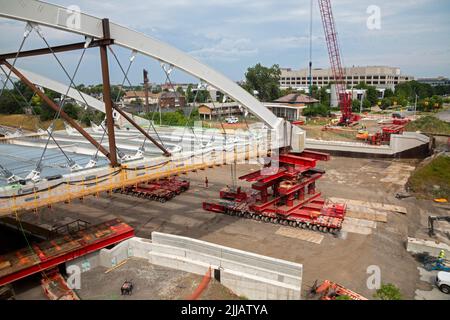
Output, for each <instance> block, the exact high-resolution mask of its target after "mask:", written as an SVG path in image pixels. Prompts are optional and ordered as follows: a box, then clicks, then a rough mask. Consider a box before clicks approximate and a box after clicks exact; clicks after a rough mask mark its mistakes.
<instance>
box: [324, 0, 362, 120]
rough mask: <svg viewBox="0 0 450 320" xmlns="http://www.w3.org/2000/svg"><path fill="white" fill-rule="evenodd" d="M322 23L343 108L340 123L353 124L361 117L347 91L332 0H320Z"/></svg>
mask: <svg viewBox="0 0 450 320" xmlns="http://www.w3.org/2000/svg"><path fill="white" fill-rule="evenodd" d="M319 7H320V13H321V16H322V24H323V29H324V32H325V39H326V40H327V47H328V56H329V58H330V64H331V70H332V72H333V77H334V83H335V86H336V94H337V98H338V101H339V105H340V108H341V113H342V116H341V119H340V120H339V124H340V125H343V126H348V125H351V124H352V123H355V122H357V121H359V119H360V117H359V116H358V115H355V114H353V113H352V99H351V96H350V94H347V93H346V90H345V89H346V84H345V83H346V82H345V78H344V69H343V68H342V62H341V53H340V49H339V42H338V39H337V31H336V25H335V23H334V18H333V11H332V9H331V1H330V0H319Z"/></svg>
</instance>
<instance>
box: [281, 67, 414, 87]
mask: <svg viewBox="0 0 450 320" xmlns="http://www.w3.org/2000/svg"><path fill="white" fill-rule="evenodd" d="M308 75H309V71H308V69H302V70H292V69H289V68H283V69H281V77H280V88H281V89H286V88H294V89H298V90H305V91H307V90H308V87H309V82H308ZM344 75H345V81H346V83H347V86H349V87H352V86H356V85H358V84H359V83H361V82H365V83H366V84H368V85H372V86H375V87H377V88H379V89H387V88H390V89H394V88H395V86H396V85H397V84H399V83H403V82H407V81H410V80H414V77H411V76H406V75H402V74H401V71H400V68H393V67H385V66H369V67H352V68H344ZM312 78H313V81H312V83H313V85H316V86H318V87H322V86H326V85H328V84H329V83H330V82H332V81H334V77H333V74H332V71H331V69H313V70H312Z"/></svg>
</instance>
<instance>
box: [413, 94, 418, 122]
mask: <svg viewBox="0 0 450 320" xmlns="http://www.w3.org/2000/svg"><path fill="white" fill-rule="evenodd" d="M417 98H418V96H417V93H416V101H415V103H414V119H415V118H416V115H417Z"/></svg>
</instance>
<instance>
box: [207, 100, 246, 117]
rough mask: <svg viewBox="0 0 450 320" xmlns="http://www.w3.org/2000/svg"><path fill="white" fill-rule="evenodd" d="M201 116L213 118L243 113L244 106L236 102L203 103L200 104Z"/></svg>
mask: <svg viewBox="0 0 450 320" xmlns="http://www.w3.org/2000/svg"><path fill="white" fill-rule="evenodd" d="M198 113H199V114H200V118H201V119H204V120H207V119H209V120H211V119H213V118H218V117H223V118H226V117H228V116H238V115H242V108H241V106H240V105H239V104H237V103H236V102H227V103H220V102H216V103H202V104H200V105H199V106H198Z"/></svg>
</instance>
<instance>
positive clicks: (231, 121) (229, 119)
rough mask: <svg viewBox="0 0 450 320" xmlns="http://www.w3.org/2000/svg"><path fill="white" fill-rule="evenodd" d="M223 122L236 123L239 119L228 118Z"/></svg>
mask: <svg viewBox="0 0 450 320" xmlns="http://www.w3.org/2000/svg"><path fill="white" fill-rule="evenodd" d="M225 121H226V122H227V123H230V124H231V123H238V122H239V119H238V118H236V117H228V118H226V119H225Z"/></svg>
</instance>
